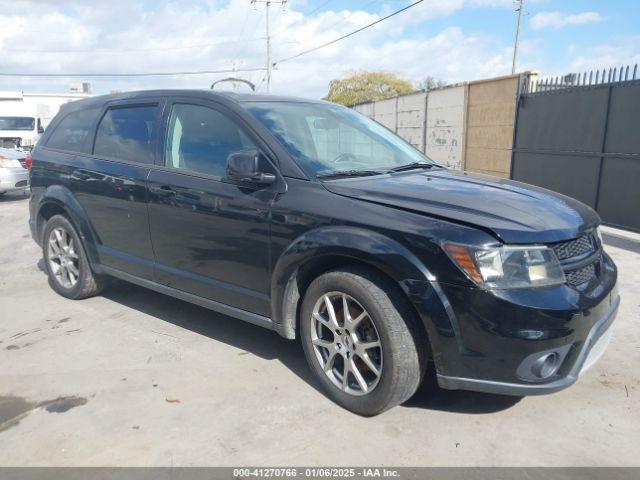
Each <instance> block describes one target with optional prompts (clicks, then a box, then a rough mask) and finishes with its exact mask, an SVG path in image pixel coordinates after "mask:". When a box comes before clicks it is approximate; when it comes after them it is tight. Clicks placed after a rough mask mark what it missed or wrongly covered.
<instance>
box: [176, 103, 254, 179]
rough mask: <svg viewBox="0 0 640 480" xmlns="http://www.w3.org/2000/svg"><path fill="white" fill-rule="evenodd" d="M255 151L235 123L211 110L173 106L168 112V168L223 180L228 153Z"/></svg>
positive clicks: (201, 107) (198, 107) (251, 143)
mask: <svg viewBox="0 0 640 480" xmlns="http://www.w3.org/2000/svg"><path fill="white" fill-rule="evenodd" d="M255 148H256V146H255V144H254V143H253V142H252V141H251V140H250V139H249V137H248V136H247V135H246V134H245V133H244V132H243V131H242V129H241V128H240V127H239V126H238V124H237V123H235V122H234V121H233V120H231V119H230V118H228V117H227V116H226V115H224V114H222V113H220V112H219V111H217V110H214V109H213V108H209V107H203V106H201V105H187V104H177V105H174V106H173V108H172V109H171V117H170V119H169V133H168V139H167V146H166V155H165V158H166V165H167V166H168V167H173V168H177V169H181V170H186V171H190V172H195V173H203V174H206V175H213V176H216V177H220V178H224V177H226V170H227V157H228V156H229V154H230V153H231V152H234V151H236V150H244V149H255Z"/></svg>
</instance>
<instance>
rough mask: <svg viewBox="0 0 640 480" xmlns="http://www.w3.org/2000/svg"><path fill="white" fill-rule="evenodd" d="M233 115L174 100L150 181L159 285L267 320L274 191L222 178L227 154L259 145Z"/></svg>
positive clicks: (153, 239) (212, 106)
mask: <svg viewBox="0 0 640 480" xmlns="http://www.w3.org/2000/svg"><path fill="white" fill-rule="evenodd" d="M230 115H232V114H231V113H230V112H224V111H222V110H220V109H218V108H216V106H215V104H211V105H198V104H193V103H179V102H173V103H172V104H171V105H170V108H169V109H168V110H167V114H166V128H165V131H166V138H165V144H164V145H165V147H164V162H163V165H161V166H158V167H156V168H154V169H152V171H151V173H150V175H149V179H148V185H149V192H150V203H149V222H150V231H151V240H152V244H153V250H154V252H155V257H156V271H155V278H156V281H157V282H159V283H162V284H165V285H167V286H170V287H172V288H175V289H178V290H181V291H184V292H188V293H192V294H195V295H198V296H201V297H204V298H207V299H210V300H214V301H217V302H220V303H224V304H226V305H230V306H233V307H236V308H241V309H243V310H247V311H250V312H253V313H257V314H259V315H264V316H269V285H270V280H269V276H270V275H269V236H270V231H269V230H270V224H269V223H270V220H269V217H270V211H271V203H272V201H273V199H274V197H275V195H276V191H277V188H276V187H274V186H268V187H245V186H239V185H236V184H234V183H231V182H230V181H228V179H227V178H226V162H227V156H228V155H229V153H231V152H232V151H236V150H241V149H250V148H257V146H256V141H255V139H254V138H252V136H251V135H249V134H248V133H247V132H246V131H245V129H243V127H242V126H241V124H240V122H239V120H238V119H234V118H232V117H231V116H230Z"/></svg>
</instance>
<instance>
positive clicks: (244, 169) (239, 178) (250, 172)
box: [227, 150, 276, 185]
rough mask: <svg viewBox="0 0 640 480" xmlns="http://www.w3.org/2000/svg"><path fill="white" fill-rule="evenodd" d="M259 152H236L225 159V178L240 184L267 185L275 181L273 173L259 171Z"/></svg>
mask: <svg viewBox="0 0 640 480" xmlns="http://www.w3.org/2000/svg"><path fill="white" fill-rule="evenodd" d="M259 166H260V152H259V151H258V150H236V151H235V152H231V153H230V154H229V156H228V157H227V177H229V179H231V180H234V181H236V182H240V183H253V184H259V185H269V184H271V183H273V182H275V181H276V176H275V175H274V174H273V173H263V172H260V171H259Z"/></svg>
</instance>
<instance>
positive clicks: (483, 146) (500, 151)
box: [465, 75, 519, 178]
mask: <svg viewBox="0 0 640 480" xmlns="http://www.w3.org/2000/svg"><path fill="white" fill-rule="evenodd" d="M518 85H519V76H517V75H516V76H509V77H503V78H498V79H491V80H484V81H479V82H471V83H469V92H468V102H467V138H466V147H465V150H466V151H465V169H466V170H469V171H472V172H480V173H486V174H489V175H495V176H498V177H505V178H508V177H509V174H510V169H511V149H512V147H513V129H514V124H515V117H516V97H517V95H518Z"/></svg>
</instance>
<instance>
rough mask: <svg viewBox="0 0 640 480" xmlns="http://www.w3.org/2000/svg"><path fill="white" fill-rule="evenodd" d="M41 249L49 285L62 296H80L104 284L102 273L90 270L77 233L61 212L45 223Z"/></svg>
mask: <svg viewBox="0 0 640 480" xmlns="http://www.w3.org/2000/svg"><path fill="white" fill-rule="evenodd" d="M42 250H43V257H44V264H45V268H46V270H47V274H48V275H49V285H51V288H53V289H54V290H55V291H56V292H57V293H59V294H60V295H62V296H63V297H66V298H71V299H73V300H80V299H83V298H88V297H93V296H94V295H97V294H99V293H100V292H101V291H102V289H103V288H104V286H105V279H104V277H102V276H99V275H96V274H95V273H94V272H93V271H92V270H91V266H90V265H89V261H88V259H87V255H86V253H85V251H84V246H83V245H82V242H81V241H80V237H79V235H78V233H77V232H76V229H75V228H74V226H73V225H72V224H71V222H70V221H69V219H68V218H67V217H65V216H64V215H54V216H53V217H51V218H50V219H49V221H48V222H47V224H46V225H45V228H44V234H43V239H42Z"/></svg>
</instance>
